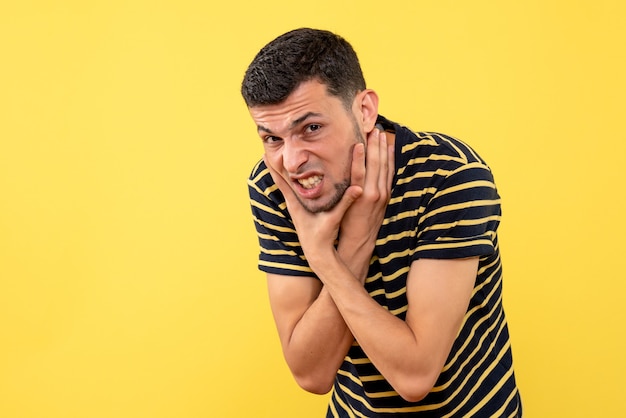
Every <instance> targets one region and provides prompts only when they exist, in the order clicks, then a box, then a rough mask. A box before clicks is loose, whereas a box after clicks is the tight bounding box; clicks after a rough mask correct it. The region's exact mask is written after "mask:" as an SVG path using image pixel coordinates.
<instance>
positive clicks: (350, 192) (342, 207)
mask: <svg viewBox="0 0 626 418" xmlns="http://www.w3.org/2000/svg"><path fill="white" fill-rule="evenodd" d="M362 194H363V188H362V187H361V186H356V185H352V186H350V187H348V188H347V189H346V191H345V193H344V194H343V197H342V198H341V200H340V201H339V203H337V206H336V209H337V211H339V212H341V213H346V211H347V210H348V208H349V207H350V205H352V204H353V203H354V201H355V200H357V199H358V198H359V197H361V195H362Z"/></svg>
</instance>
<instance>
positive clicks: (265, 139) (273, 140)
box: [263, 136, 280, 144]
mask: <svg viewBox="0 0 626 418" xmlns="http://www.w3.org/2000/svg"><path fill="white" fill-rule="evenodd" d="M278 141H280V138H279V137H277V136H265V137H263V142H265V143H266V144H274V143H276V142H278Z"/></svg>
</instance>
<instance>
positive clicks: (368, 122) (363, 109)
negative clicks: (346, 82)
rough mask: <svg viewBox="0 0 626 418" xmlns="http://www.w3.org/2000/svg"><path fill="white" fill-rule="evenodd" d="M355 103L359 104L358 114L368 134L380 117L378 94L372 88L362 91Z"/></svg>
mask: <svg viewBox="0 0 626 418" xmlns="http://www.w3.org/2000/svg"><path fill="white" fill-rule="evenodd" d="M354 104H355V105H356V106H358V108H357V109H355V110H356V112H357V113H356V115H358V116H359V117H360V118H361V121H360V122H361V124H362V125H361V126H363V130H364V131H365V133H366V134H367V133H370V132H372V131H373V130H374V125H376V118H377V117H378V94H376V92H375V91H374V90H371V89H365V90H363V91H360V92H359V93H358V94H357V97H356V100H355V101H354Z"/></svg>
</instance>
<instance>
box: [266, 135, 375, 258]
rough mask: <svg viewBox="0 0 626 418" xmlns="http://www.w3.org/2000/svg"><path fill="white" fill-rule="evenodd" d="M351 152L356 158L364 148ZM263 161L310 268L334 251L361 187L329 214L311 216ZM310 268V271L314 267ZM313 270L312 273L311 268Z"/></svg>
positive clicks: (354, 187) (349, 192) (351, 189)
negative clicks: (283, 201) (341, 225)
mask: <svg viewBox="0 0 626 418" xmlns="http://www.w3.org/2000/svg"><path fill="white" fill-rule="evenodd" d="M354 148H355V151H353V152H354V153H355V154H356V153H360V154H364V151H363V144H357V145H355V147H354ZM358 148H361V151H357V150H356V149H358ZM263 159H264V161H265V164H266V165H267V168H268V170H269V172H270V174H271V176H272V179H273V180H274V183H276V186H278V189H279V190H280V191H281V192H282V194H283V196H284V197H285V202H286V204H287V209H288V210H289V214H290V215H291V219H292V221H293V223H294V226H295V227H296V233H297V234H298V239H299V241H300V245H301V246H302V249H303V251H304V254H305V255H306V257H307V259H308V261H309V264H311V265H313V264H315V260H316V259H319V258H323V257H326V256H328V255H329V254H330V253H331V252H332V251H334V244H335V240H336V239H337V234H338V232H339V225H340V223H341V220H342V219H343V217H344V214H345V213H346V211H347V210H348V208H349V207H350V205H352V203H353V202H354V201H355V200H356V199H358V198H359V196H361V194H362V192H363V189H362V187H361V186H357V185H351V186H350V187H348V189H346V192H345V193H344V195H343V197H342V198H341V200H340V201H339V203H337V205H336V206H335V207H333V208H332V209H330V210H328V211H324V212H318V213H311V212H309V211H307V210H306V209H305V208H304V207H303V206H302V205H301V204H300V202H299V201H298V199H297V198H296V196H295V193H294V191H293V190H292V189H291V187H290V186H289V184H288V183H287V182H286V181H285V179H284V178H283V177H282V176H281V174H280V173H279V172H277V171H276V170H275V169H274V167H272V166H271V165H270V164H269V163H268V161H267V159H266V158H265V156H264V157H263ZM311 267H312V268H313V266H311ZM313 270H315V269H314V268H313Z"/></svg>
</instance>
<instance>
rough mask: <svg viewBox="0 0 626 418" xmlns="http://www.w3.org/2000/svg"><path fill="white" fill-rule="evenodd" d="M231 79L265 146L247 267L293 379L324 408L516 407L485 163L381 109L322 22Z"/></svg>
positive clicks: (493, 202)
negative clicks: (260, 275)
mask: <svg viewBox="0 0 626 418" xmlns="http://www.w3.org/2000/svg"><path fill="white" fill-rule="evenodd" d="M242 94H243V97H244V99H245V101H246V104H247V106H248V108H249V111H250V114H251V116H252V119H253V120H254V122H255V123H256V125H257V131H258V134H259V136H260V137H261V140H262V142H263V146H264V150H265V154H264V157H263V161H260V162H259V163H258V164H257V165H256V167H254V169H253V171H252V174H251V176H250V179H249V182H248V183H249V190H250V197H251V205H252V211H253V215H254V222H255V225H256V228H257V232H258V237H259V242H260V246H261V252H260V257H259V268H260V269H261V270H262V271H264V272H266V274H267V281H268V289H269V297H270V304H271V307H272V311H273V314H274V319H275V322H276V326H277V329H278V334H279V337H280V341H281V345H282V349H283V353H284V356H285V359H286V361H287V363H288V365H289V368H290V370H291V371H292V373H293V375H294V378H295V379H296V381H297V382H298V384H299V385H300V386H301V387H302V388H304V389H305V390H307V391H310V392H313V393H320V394H321V393H326V392H328V391H329V390H331V389H332V390H333V392H332V395H331V398H330V404H329V407H328V412H327V416H328V417H344V416H345V417H378V416H411V417H412V416H416V417H417V416H420V417H421V416H423V417H444V416H446V417H468V416H479V417H496V416H497V417H500V416H506V417H513V416H521V403H520V397H519V394H518V390H517V386H516V383H515V377H514V374H513V367H512V356H511V348H510V341H509V335H508V329H507V325H506V320H505V317H504V312H503V309H502V298H501V296H502V295H501V291H502V288H501V285H502V283H501V280H502V277H501V264H500V256H499V249H498V241H497V235H496V229H497V227H498V224H499V220H500V199H499V196H498V194H497V191H496V188H495V185H494V183H493V177H492V175H491V172H490V170H489V168H488V167H487V165H486V164H485V162H484V161H482V160H481V159H480V157H479V156H478V155H477V154H476V153H475V152H474V151H473V150H472V149H470V148H469V147H468V146H467V145H465V144H464V143H462V142H461V141H458V140H456V139H454V138H451V137H449V136H446V135H443V134H436V133H419V132H418V133H413V132H411V131H410V130H409V129H407V128H406V127H404V126H401V125H399V124H397V123H395V122H391V121H390V120H388V119H386V118H384V117H382V116H380V115H379V114H378V96H377V95H376V93H375V92H374V91H373V90H371V89H368V88H366V85H365V81H364V79H363V75H362V72H361V68H360V65H359V62H358V58H357V56H356V54H355V52H354V50H353V49H352V47H351V46H350V45H349V44H348V43H347V42H346V41H345V40H344V39H342V38H341V37H339V36H337V35H335V34H333V33H330V32H327V31H320V30H313V29H298V30H294V31H291V32H288V33H286V34H284V35H281V36H279V37H278V38H276V39H275V40H274V41H272V42H270V43H269V44H268V45H267V46H265V47H264V48H263V49H261V51H260V52H259V53H258V55H257V56H256V57H255V58H254V60H253V62H252V63H251V64H250V66H249V67H248V69H247V71H246V74H245V77H244V81H243V84H242Z"/></svg>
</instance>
